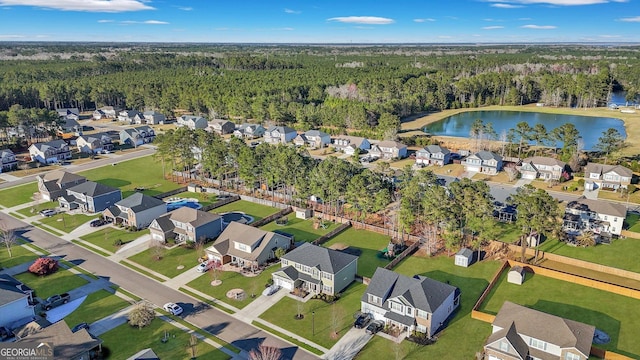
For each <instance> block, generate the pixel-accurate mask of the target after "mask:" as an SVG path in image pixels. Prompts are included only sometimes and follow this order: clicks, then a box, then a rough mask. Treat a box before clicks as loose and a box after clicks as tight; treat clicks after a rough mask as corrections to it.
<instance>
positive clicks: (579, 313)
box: [481, 271, 640, 359]
mask: <svg viewBox="0 0 640 360" xmlns="http://www.w3.org/2000/svg"><path fill="white" fill-rule="evenodd" d="M507 273H508V272H507V271H505V272H503V274H502V275H501V277H500V282H499V284H498V285H497V286H496V287H494V289H493V290H492V291H491V293H490V294H489V296H488V297H487V299H486V300H485V302H484V303H483V304H482V306H481V309H482V310H483V311H485V312H488V313H492V314H496V313H497V312H498V310H500V307H501V306H502V304H503V303H504V301H505V300H509V301H511V302H514V303H517V304H521V305H525V306H527V307H530V308H533V309H536V310H540V311H543V312H546V313H550V314H553V315H557V316H561V317H564V318H567V319H571V320H575V321H580V322H583V323H586V324H591V325H594V326H596V328H598V329H600V330H603V331H604V332H606V333H607V334H609V336H610V337H611V342H610V343H609V344H606V345H600V346H598V347H602V348H604V349H607V350H611V351H614V352H617V353H620V354H623V355H626V356H629V357H631V358H634V359H637V358H640V342H638V341H637V339H638V337H639V336H640V318H638V317H637V316H632V314H636V313H637V311H638V308H640V301H639V300H635V299H632V298H629V297H626V296H622V295H616V294H612V293H609V292H606V291H602V290H596V289H592V288H589V287H586V286H581V285H577V284H572V283H569V282H566V281H561V280H556V279H551V278H547V277H544V276H541V275H533V274H527V277H526V279H525V281H524V283H523V284H522V285H515V284H509V283H507V281H506V275H507Z"/></svg>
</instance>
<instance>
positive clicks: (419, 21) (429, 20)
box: [413, 18, 436, 23]
mask: <svg viewBox="0 0 640 360" xmlns="http://www.w3.org/2000/svg"><path fill="white" fill-rule="evenodd" d="M434 21H436V19H431V18H426V19H413V22H417V23H423V22H434Z"/></svg>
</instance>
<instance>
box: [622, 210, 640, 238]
mask: <svg viewBox="0 0 640 360" xmlns="http://www.w3.org/2000/svg"><path fill="white" fill-rule="evenodd" d="M638 220H640V215H638V214H631V213H628V214H627V218H626V219H624V222H625V224H627V225H628V227H629V228H628V229H627V230H629V231H632V232H637V233H640V223H639V222H638Z"/></svg>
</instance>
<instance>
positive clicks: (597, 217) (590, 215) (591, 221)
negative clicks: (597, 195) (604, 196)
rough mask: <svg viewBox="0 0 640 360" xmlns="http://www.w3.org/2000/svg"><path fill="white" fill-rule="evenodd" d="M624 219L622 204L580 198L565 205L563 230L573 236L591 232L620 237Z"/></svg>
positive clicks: (625, 211) (624, 212) (625, 212)
mask: <svg viewBox="0 0 640 360" xmlns="http://www.w3.org/2000/svg"><path fill="white" fill-rule="evenodd" d="M626 217H627V208H626V207H625V206H624V205H623V204H618V203H613V202H609V201H602V200H591V199H587V198H585V197H581V198H579V199H578V200H574V201H571V202H569V203H568V204H567V207H566V208H565V214H564V221H563V228H564V229H565V231H567V232H568V233H573V234H579V233H581V232H583V231H591V232H593V233H594V234H602V235H605V236H606V235H608V234H611V235H620V233H621V232H622V223H623V222H624V219H625V218H626Z"/></svg>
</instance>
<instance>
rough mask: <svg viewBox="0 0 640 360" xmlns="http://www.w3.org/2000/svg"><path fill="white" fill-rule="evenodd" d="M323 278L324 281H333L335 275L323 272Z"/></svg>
mask: <svg viewBox="0 0 640 360" xmlns="http://www.w3.org/2000/svg"><path fill="white" fill-rule="evenodd" d="M322 278H323V279H327V280H331V279H333V274H331V273H328V272H322Z"/></svg>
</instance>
